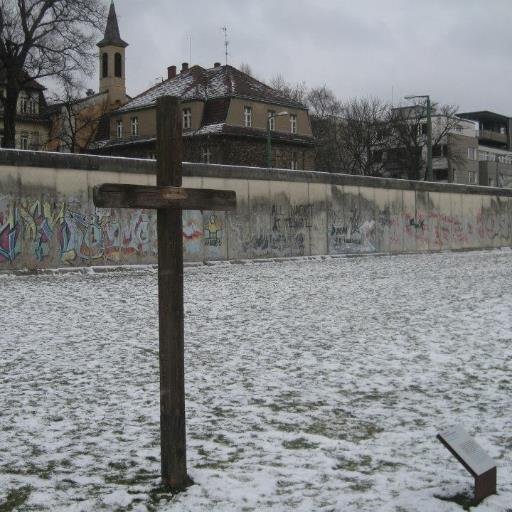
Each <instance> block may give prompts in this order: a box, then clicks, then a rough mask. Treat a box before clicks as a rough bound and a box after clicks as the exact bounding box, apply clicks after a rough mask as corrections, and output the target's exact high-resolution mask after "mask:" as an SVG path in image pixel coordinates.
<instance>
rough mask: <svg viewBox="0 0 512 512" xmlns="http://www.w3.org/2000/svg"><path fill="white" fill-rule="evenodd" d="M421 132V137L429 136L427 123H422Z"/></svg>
mask: <svg viewBox="0 0 512 512" xmlns="http://www.w3.org/2000/svg"><path fill="white" fill-rule="evenodd" d="M420 130H421V132H420V133H421V135H427V133H428V128H427V123H421V126H420Z"/></svg>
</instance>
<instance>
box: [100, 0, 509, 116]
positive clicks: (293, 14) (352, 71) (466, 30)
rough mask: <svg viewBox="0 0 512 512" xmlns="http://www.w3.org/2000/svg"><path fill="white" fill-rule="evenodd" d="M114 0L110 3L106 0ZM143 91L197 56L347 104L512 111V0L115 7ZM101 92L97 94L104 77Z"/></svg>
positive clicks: (134, 81) (165, 0)
mask: <svg viewBox="0 0 512 512" xmlns="http://www.w3.org/2000/svg"><path fill="white" fill-rule="evenodd" d="M106 1H107V0H106ZM115 4H116V10H117V14H118V18H119V24H120V30H121V36H122V37H123V38H124V39H125V40H126V41H127V42H128V43H129V44H130V46H129V47H128V48H127V60H126V73H127V88H128V93H129V94H130V95H135V94H138V93H140V92H142V91H143V90H145V89H146V88H147V87H149V86H150V85H152V84H154V83H155V81H156V79H157V78H158V77H162V76H164V75H165V74H166V73H167V71H166V69H167V66H169V65H172V64H176V65H177V66H178V69H179V67H180V65H181V63H182V62H185V61H189V60H190V57H189V53H190V48H189V40H190V36H191V38H192V59H191V64H200V65H202V66H206V67H211V66H212V65H213V63H214V62H215V61H221V62H223V63H224V60H225V58H224V34H223V32H222V30H221V27H223V26H226V27H227V28H228V39H229V42H230V44H229V54H230V55H229V57H228V62H229V63H230V64H232V65H234V66H239V65H240V64H241V63H242V62H243V63H247V64H249V65H250V67H251V68H252V70H253V73H254V75H255V76H256V77H257V78H259V79H261V80H263V81H265V80H268V79H269V78H271V77H272V76H274V75H276V74H277V73H281V74H282V75H283V76H284V77H285V79H286V80H288V81H291V82H301V81H305V82H306V83H307V85H308V86H310V87H314V86H319V85H323V84H326V85H327V86H328V87H330V88H331V89H332V90H333V91H334V92H335V93H336V94H337V96H339V97H340V98H342V99H345V98H351V97H354V96H378V97H380V98H382V99H384V100H386V101H389V102H391V100H392V95H393V97H394V102H395V104H396V103H397V102H398V101H399V100H401V99H402V98H403V96H404V95H407V94H430V95H431V96H432V98H433V100H434V101H438V102H441V103H449V104H453V105H458V106H459V107H460V109H461V111H469V110H484V109H485V110H494V111H498V112H500V113H503V114H507V115H512V100H511V97H510V96H511V92H512V87H511V85H512V58H511V56H510V55H511V53H510V49H511V48H512V0H193V1H191V0H189V1H177V0H116V1H115ZM91 85H94V88H95V89H97V87H98V85H97V80H96V79H95V81H94V83H92V84H91Z"/></svg>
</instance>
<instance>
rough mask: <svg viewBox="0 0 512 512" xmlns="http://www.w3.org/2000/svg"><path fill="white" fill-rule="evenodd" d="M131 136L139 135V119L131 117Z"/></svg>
mask: <svg viewBox="0 0 512 512" xmlns="http://www.w3.org/2000/svg"><path fill="white" fill-rule="evenodd" d="M132 135H133V136H134V137H136V136H137V135H139V118H138V117H132Z"/></svg>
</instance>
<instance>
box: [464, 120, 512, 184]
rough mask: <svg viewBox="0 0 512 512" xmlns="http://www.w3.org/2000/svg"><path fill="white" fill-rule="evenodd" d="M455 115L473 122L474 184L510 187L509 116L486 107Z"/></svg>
mask: <svg viewBox="0 0 512 512" xmlns="http://www.w3.org/2000/svg"><path fill="white" fill-rule="evenodd" d="M459 116H460V117H462V118H464V119H468V120H471V121H473V122H474V123H475V124H476V134H475V137H476V139H477V147H478V150H477V152H476V153H475V152H473V153H472V154H471V157H472V158H473V159H474V160H476V161H477V162H478V173H479V178H478V183H479V184H480V185H489V186H494V187H508V188H512V118H510V117H508V116H505V115H503V114H498V113H495V112H489V111H487V110H484V111H479V112H464V113H461V114H459ZM468 156H469V155H468Z"/></svg>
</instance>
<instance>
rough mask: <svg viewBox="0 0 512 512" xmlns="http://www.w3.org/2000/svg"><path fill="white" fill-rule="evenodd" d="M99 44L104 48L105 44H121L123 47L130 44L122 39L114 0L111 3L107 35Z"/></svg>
mask: <svg viewBox="0 0 512 512" xmlns="http://www.w3.org/2000/svg"><path fill="white" fill-rule="evenodd" d="M98 46H99V47H100V48H103V47H104V46H120V47H121V48H126V47H127V46H128V43H126V42H125V41H123V40H122V39H121V34H120V33H119V25H118V23H117V15H116V8H115V7H114V0H112V1H111V3H110V10H109V11H108V19H107V27H106V28H105V35H104V36H103V39H102V40H101V41H100V42H99V43H98Z"/></svg>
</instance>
